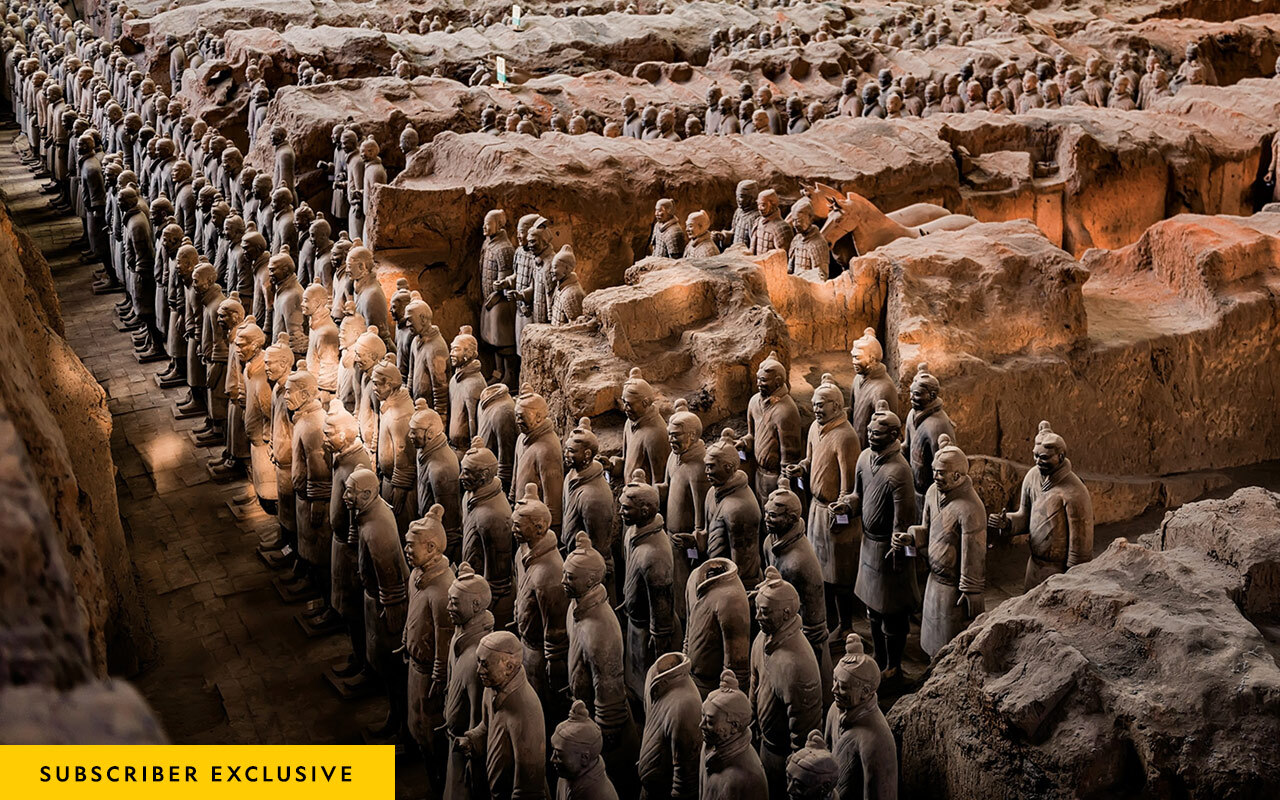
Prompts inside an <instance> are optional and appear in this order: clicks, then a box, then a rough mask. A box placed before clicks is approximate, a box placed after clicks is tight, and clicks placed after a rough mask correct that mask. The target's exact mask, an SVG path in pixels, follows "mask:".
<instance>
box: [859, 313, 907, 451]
mask: <svg viewBox="0 0 1280 800" xmlns="http://www.w3.org/2000/svg"><path fill="white" fill-rule="evenodd" d="M849 354H850V355H851V356H852V357H853V370H854V372H856V373H857V374H856V375H855V376H854V378H853V394H852V395H851V396H852V397H853V404H852V405H851V406H850V409H849V421H850V422H852V423H853V429H854V430H855V431H857V433H858V441H860V442H865V441H866V440H867V424H868V423H869V422H871V414H872V413H873V412H874V411H875V408H876V403H878V402H880V401H881V400H883V401H885V402H886V403H888V404H889V410H890V411H892V412H893V413H895V414H896V413H898V387H897V384H895V383H894V382H893V379H892V378H890V377H889V372H888V370H887V369H886V368H885V365H884V349H883V348H882V347H881V346H880V340H879V339H877V338H876V331H875V329H874V328H867V329H866V330H864V331H863V333H862V336H861V337H859V338H858V340H857V341H855V342H854V343H853V349H852V350H851V351H850V352H849Z"/></svg>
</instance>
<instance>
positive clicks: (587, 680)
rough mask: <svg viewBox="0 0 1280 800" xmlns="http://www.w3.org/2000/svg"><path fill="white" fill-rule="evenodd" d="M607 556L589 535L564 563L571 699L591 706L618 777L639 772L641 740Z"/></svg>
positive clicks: (582, 537)
mask: <svg viewBox="0 0 1280 800" xmlns="http://www.w3.org/2000/svg"><path fill="white" fill-rule="evenodd" d="M605 569H606V567H605V560H604V556H603V555H601V554H600V553H598V552H596V550H595V548H594V547H592V546H591V538H590V537H589V536H587V534H585V533H579V534H578V536H577V541H576V547H574V549H573V551H572V552H570V553H569V555H568V557H566V558H565V560H564V573H563V579H562V583H563V584H564V590H565V594H566V595H568V597H569V613H568V629H569V694H570V696H572V697H573V699H575V700H581V701H582V702H584V703H586V705H587V708H588V709H589V710H590V712H591V718H592V719H593V720H595V722H596V724H597V725H599V726H600V732H601V734H602V735H603V737H604V744H605V752H606V753H607V754H608V758H607V760H606V763H607V765H608V767H609V771H610V772H611V773H612V774H615V775H625V774H627V771H628V770H631V769H634V768H635V763H636V753H637V748H638V746H639V736H638V734H637V731H636V727H635V722H634V721H633V720H632V718H631V708H630V706H629V705H628V703H627V689H626V684H625V682H624V680H623V666H622V665H623V656H622V628H621V626H620V625H619V624H618V616H617V614H615V613H614V611H613V607H612V606H611V605H610V604H609V596H608V593H607V592H606V591H605V587H604V585H603V583H602V581H603V580H604V577H605Z"/></svg>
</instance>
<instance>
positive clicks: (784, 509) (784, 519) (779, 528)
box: [764, 478, 831, 707]
mask: <svg viewBox="0 0 1280 800" xmlns="http://www.w3.org/2000/svg"><path fill="white" fill-rule="evenodd" d="M764 529H765V532H766V533H767V534H768V535H767V536H766V537H765V540H764V561H765V564H767V565H769V566H771V567H773V568H775V569H777V570H778V574H779V575H780V576H781V577H782V579H783V580H785V581H786V582H787V583H789V584H791V585H792V587H794V588H795V590H796V593H797V594H798V595H799V596H800V623H801V629H802V630H803V632H804V638H805V639H807V640H808V641H809V644H810V645H811V646H812V647H813V653H814V656H815V657H816V658H817V659H818V674H819V676H820V677H821V679H822V704H823V707H826V706H827V705H828V704H829V703H830V702H831V648H830V647H829V646H828V644H827V605H826V601H825V597H824V587H823V583H822V565H821V564H819V563H818V557H817V556H816V555H815V554H814V552H813V544H812V543H811V542H810V541H809V537H807V536H805V535H804V534H805V532H804V513H803V508H802V506H801V504H800V498H799V497H797V496H796V493H795V492H793V491H791V483H790V481H788V480H787V479H786V478H779V479H778V488H777V489H776V490H774V492H773V494H771V495H769V499H768V501H767V502H766V503H765V506H764Z"/></svg>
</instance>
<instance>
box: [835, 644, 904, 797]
mask: <svg viewBox="0 0 1280 800" xmlns="http://www.w3.org/2000/svg"><path fill="white" fill-rule="evenodd" d="M878 688H880V666H879V665H878V664H876V662H875V659H873V658H871V656H868V655H867V654H866V653H864V652H863V651H862V639H861V638H860V637H859V636H858V635H857V634H856V633H851V634H849V637H848V639H847V640H846V645H845V655H844V657H843V658H841V659H840V662H839V663H838V664H836V667H835V685H834V690H833V691H834V694H835V703H833V704H832V706H831V708H829V709H827V722H826V727H825V729H824V731H825V734H826V740H827V747H829V748H830V749H831V753H832V755H834V756H835V758H836V764H837V766H838V768H839V771H840V777H839V778H838V779H837V782H836V797H838V798H845V797H864V798H876V799H877V800H897V797H898V747H897V745H896V744H895V743H894V740H893V731H891V730H890V729H889V723H888V722H886V721H885V718H884V713H883V712H881V711H880V703H879V700H878V699H877V697H876V690H877V689H878Z"/></svg>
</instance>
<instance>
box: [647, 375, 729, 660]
mask: <svg viewBox="0 0 1280 800" xmlns="http://www.w3.org/2000/svg"><path fill="white" fill-rule="evenodd" d="M667 441H668V443H669V444H670V445H671V456H670V457H669V458H668V460H667V479H666V481H664V482H661V483H659V484H658V491H659V492H661V493H662V494H663V495H664V501H665V506H664V507H665V509H666V513H665V514H664V518H665V519H666V522H667V532H668V533H669V534H670V535H671V547H672V552H673V554H674V557H675V584H676V586H682V585H684V584H685V583H687V581H688V577H689V570H690V569H691V568H692V565H693V564H695V563H697V561H698V559H699V557H700V553H699V552H698V542H697V538H696V537H695V536H694V531H697V530H702V529H704V527H705V522H704V520H705V517H706V506H705V503H706V496H707V491H708V489H709V488H710V484H709V483H708V482H707V473H706V467H705V466H704V465H703V457H704V456H705V455H706V446H705V445H704V444H703V443H702V420H701V419H699V418H698V415H697V414H694V413H692V412H691V411H689V404H688V403H687V402H686V401H685V399H684V398H683V397H681V398H679V399H677V400H676V402H675V413H673V414H672V415H671V418H670V419H669V420H667ZM684 601H685V598H684V597H681V596H677V598H676V616H678V617H680V618H681V619H683V618H684V616H685V602H684ZM686 630H688V629H687V628H686ZM711 679H712V680H715V675H712V676H711Z"/></svg>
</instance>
